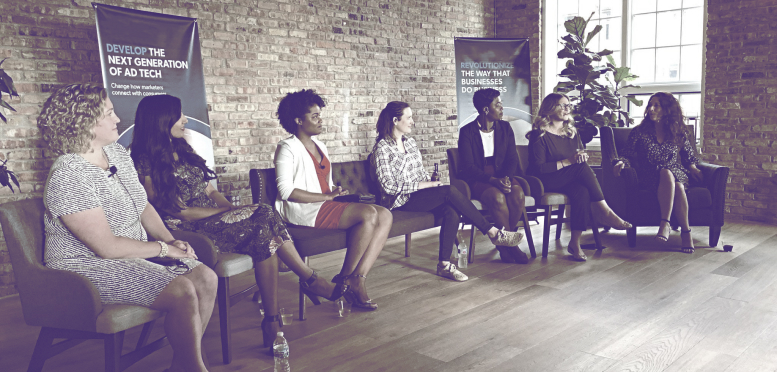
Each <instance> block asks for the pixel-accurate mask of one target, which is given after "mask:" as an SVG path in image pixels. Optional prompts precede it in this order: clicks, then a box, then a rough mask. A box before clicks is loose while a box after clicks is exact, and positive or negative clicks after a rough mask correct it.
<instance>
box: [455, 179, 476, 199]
mask: <svg viewBox="0 0 777 372" xmlns="http://www.w3.org/2000/svg"><path fill="white" fill-rule="evenodd" d="M451 186H453V187H455V188H457V189H459V192H461V194H462V195H464V197H465V198H467V200H470V199H472V191H470V189H469V185H467V183H466V182H464V181H462V180H460V179H455V180H451Z"/></svg>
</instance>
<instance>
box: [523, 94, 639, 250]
mask: <svg viewBox="0 0 777 372" xmlns="http://www.w3.org/2000/svg"><path fill="white" fill-rule="evenodd" d="M571 111H572V105H571V104H570V103H569V97H567V96H566V95H564V94H559V93H551V94H548V95H547V96H546V97H545V99H543V100H542V104H541V105H540V109H539V112H538V113H537V116H536V117H535V119H534V123H533V124H532V131H531V132H529V133H528V134H527V135H526V137H527V138H528V139H529V174H531V175H534V176H536V177H537V178H539V179H540V180H541V181H542V184H543V185H544V186H545V190H547V191H552V192H559V193H563V194H566V195H567V197H568V198H569V199H570V204H571V207H572V210H571V211H570V228H571V230H572V236H571V239H570V241H569V246H568V247H567V252H569V254H571V255H572V259H574V260H576V261H585V260H586V259H587V258H586V255H585V253H583V250H582V249H581V248H580V236H581V235H582V234H583V231H585V230H586V229H587V226H588V224H587V217H588V214H589V213H591V212H593V216H594V218H595V219H596V220H597V222H598V223H600V224H602V225H605V226H611V227H613V228H616V229H619V230H625V229H628V228H630V227H631V224H630V223H628V222H626V221H623V220H622V219H621V218H620V217H618V216H617V215H616V214H615V212H613V211H612V209H610V207H609V206H608V205H607V202H605V201H604V195H603V194H602V188H601V187H600V186H599V181H597V180H596V176H595V175H594V172H593V170H592V169H591V167H590V166H589V165H588V163H587V161H588V154H586V153H585V151H583V143H582V142H581V141H580V135H579V133H578V132H577V130H576V129H575V126H574V121H573V120H572V117H571V115H570V114H569V113H570V112H571ZM546 223H547V221H546Z"/></svg>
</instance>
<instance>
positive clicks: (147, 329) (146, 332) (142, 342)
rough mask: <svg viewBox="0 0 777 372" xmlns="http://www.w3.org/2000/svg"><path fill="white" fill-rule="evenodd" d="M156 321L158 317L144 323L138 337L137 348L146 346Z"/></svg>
mask: <svg viewBox="0 0 777 372" xmlns="http://www.w3.org/2000/svg"><path fill="white" fill-rule="evenodd" d="M154 323H156V319H154V320H152V321H150V322H148V323H146V324H144V325H143V331H142V332H140V337H138V344H137V346H135V350H140V348H142V347H143V346H146V343H147V342H148V337H149V336H151V330H152V329H154Z"/></svg>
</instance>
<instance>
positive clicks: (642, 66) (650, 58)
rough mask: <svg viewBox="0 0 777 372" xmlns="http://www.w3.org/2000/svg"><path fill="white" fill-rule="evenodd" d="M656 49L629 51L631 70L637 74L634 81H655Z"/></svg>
mask: <svg viewBox="0 0 777 372" xmlns="http://www.w3.org/2000/svg"><path fill="white" fill-rule="evenodd" d="M655 70H656V50H655V49H640V50H635V51H633V52H632V53H631V71H633V72H634V74H635V75H637V76H639V77H638V78H637V79H636V80H635V82H638V83H650V82H653V81H655Z"/></svg>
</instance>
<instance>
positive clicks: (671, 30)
mask: <svg viewBox="0 0 777 372" xmlns="http://www.w3.org/2000/svg"><path fill="white" fill-rule="evenodd" d="M657 24H658V30H657V31H658V32H657V35H656V46H658V47H661V46H670V45H680V26H681V25H682V24H681V23H680V11H679V10H675V11H671V12H662V13H658V22H657Z"/></svg>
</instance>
